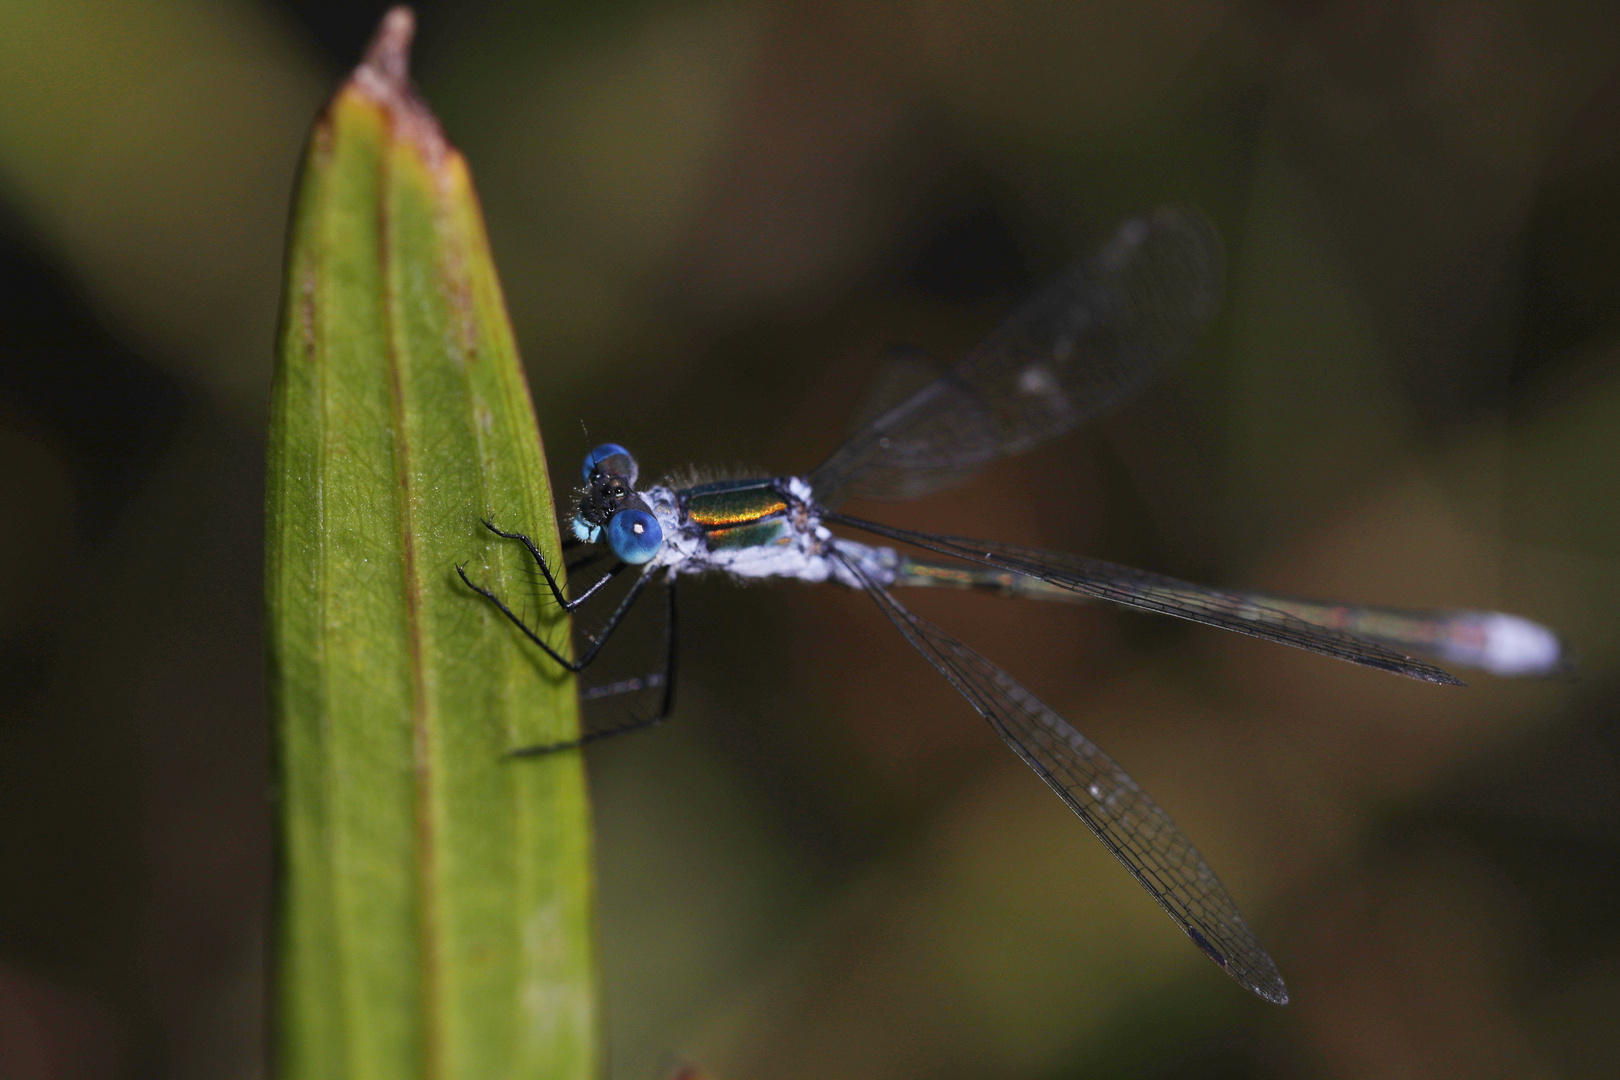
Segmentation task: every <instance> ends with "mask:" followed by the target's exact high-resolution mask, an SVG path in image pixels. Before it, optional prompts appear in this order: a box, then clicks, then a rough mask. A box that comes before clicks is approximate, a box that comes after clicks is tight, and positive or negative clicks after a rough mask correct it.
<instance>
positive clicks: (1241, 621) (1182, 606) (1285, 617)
mask: <svg viewBox="0 0 1620 1080" xmlns="http://www.w3.org/2000/svg"><path fill="white" fill-rule="evenodd" d="M823 520H824V521H829V522H835V523H839V524H843V525H851V526H854V527H855V528H858V529H864V530H865V531H867V532H871V533H875V534H877V535H878V536H886V537H888V538H890V539H892V540H899V541H902V542H904V543H908V544H915V545H917V546H918V547H921V548H926V549H927V550H929V551H937V552H940V553H941V554H944V555H952V556H955V557H956V558H958V559H966V560H967V561H969V562H975V563H979V564H981V565H984V566H993V567H995V568H997V569H998V570H1008V571H1011V572H1012V573H1015V574H1023V575H1025V576H1026V577H1032V578H1038V579H1040V580H1041V581H1044V582H1046V583H1048V584H1050V585H1055V586H1057V587H1058V588H1061V589H1069V590H1072V591H1074V592H1077V593H1081V594H1083V595H1086V596H1092V597H1096V598H1097V599H1099V600H1112V601H1113V602H1114V603H1116V604H1125V605H1126V606H1128V607H1133V608H1139V609H1141V610H1143V611H1152V612H1157V613H1158V614H1160V615H1174V616H1176V617H1177V618H1181V619H1190V620H1191V621H1193V622H1196V623H1203V624H1204V625H1205V626H1218V627H1220V628H1221V629H1223V630H1233V631H1236V632H1237V633H1239V634H1248V635H1250V636H1251V637H1257V638H1262V639H1264V640H1266V641H1275V642H1278V643H1280V644H1283V645H1292V646H1294V647H1295V648H1299V649H1306V650H1308V651H1310V652H1314V653H1320V654H1322V655H1323V656H1331V657H1333V658H1334V659H1336V660H1348V661H1349V662H1350V663H1352V664H1361V665H1363V666H1365V667H1370V668H1377V669H1378V670H1380V671H1389V672H1393V673H1395V674H1397V675H1406V676H1409V677H1410V678H1413V679H1421V680H1423V681H1424V682H1432V683H1442V684H1445V685H1449V686H1461V685H1462V680H1461V679H1459V678H1457V677H1456V676H1455V675H1452V674H1451V673H1449V672H1447V671H1444V670H1442V669H1440V668H1437V667H1435V666H1434V665H1433V664H1429V663H1426V662H1424V661H1422V660H1417V659H1414V658H1413V657H1410V656H1403V655H1401V654H1400V653H1398V652H1395V651H1394V650H1393V649H1388V648H1385V647H1384V646H1383V645H1380V644H1378V643H1377V642H1374V641H1369V640H1367V639H1366V638H1362V637H1358V636H1356V635H1354V634H1351V633H1348V632H1346V631H1344V630H1340V629H1338V628H1336V627H1332V626H1324V625H1320V624H1318V623H1313V622H1308V621H1306V620H1305V619H1303V618H1301V617H1299V616H1298V615H1295V614H1291V613H1290V612H1287V611H1282V610H1279V609H1277V608H1272V607H1266V606H1263V603H1262V601H1263V600H1265V599H1266V598H1265V597H1261V596H1258V595H1257V594H1252V593H1240V592H1228V591H1226V590H1223V589H1210V588H1205V587H1204V586H1202V585H1194V584H1192V583H1191V582H1187V581H1180V580H1178V579H1176V578H1172V577H1166V576H1164V575H1163V574H1153V573H1149V572H1148V571H1146V570H1135V569H1132V568H1131V567H1129V566H1120V565H1119V564H1117V563H1110V562H1103V561H1102V560H1101V559H1087V558H1084V557H1083V556H1079V555H1065V554H1061V553H1058V552H1051V551H1038V550H1036V549H1034V548H1025V547H1018V546H1016V545H1013V544H1001V543H997V542H995V541H993V540H969V539H965V538H963V537H960V536H935V535H933V534H931V533H919V532H912V531H910V530H909V529H896V528H892V527H890V526H888V525H880V524H877V523H876V522H872V521H863V520H861V519H860V518H852V517H848V516H846V515H844V514H833V513H829V514H826V515H825V516H824V517H823ZM1319 606H1320V605H1319Z"/></svg>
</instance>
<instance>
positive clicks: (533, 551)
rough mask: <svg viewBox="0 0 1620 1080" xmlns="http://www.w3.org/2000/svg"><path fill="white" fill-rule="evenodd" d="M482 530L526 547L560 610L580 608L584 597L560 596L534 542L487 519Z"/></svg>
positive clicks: (553, 578) (554, 580)
mask: <svg viewBox="0 0 1620 1080" xmlns="http://www.w3.org/2000/svg"><path fill="white" fill-rule="evenodd" d="M484 528H486V529H489V531H491V533H494V534H496V536H499V538H502V539H515V541H517V542H520V544H523V547H527V549H528V554H530V555H533V559H535V565H536V567H539V572H541V575H544V578H546V585H549V586H551V594H552V596H554V597H556V599H557V604H559V606H561V607H562V610H567V612H572V610H573V609H575V607H578V606H580V602H583V601H585V597H583V596H582V597H580V599H577V601H572V602H570V601H569V597H567V596H564V594H562V585H559V583H557V578H556V575H552V573H551V567H549V565H548V563H546V557H544V555H541V554H539V547H538V546H536V544H535V541H531V539H530V538H528V536H525V534H523V533H507V531H505V529H502V528H497V526H496V523H494V521H491V520H489V518H484ZM463 576H465V575H463ZM468 585H471V583H470V581H468ZM601 585H603V583H601V581H598V583H596V588H601ZM596 588H593V589H591V593H595V591H596ZM588 594H590V593H586V596H588Z"/></svg>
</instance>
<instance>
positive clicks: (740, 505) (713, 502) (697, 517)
mask: <svg viewBox="0 0 1620 1080" xmlns="http://www.w3.org/2000/svg"><path fill="white" fill-rule="evenodd" d="M677 497H678V498H679V500H680V504H681V508H682V509H683V510H684V511H685V512H686V519H687V520H688V521H689V522H691V523H692V524H693V525H696V526H698V527H699V528H701V529H702V530H703V532H704V534H705V537H706V538H707V540H708V544H709V549H710V550H711V551H712V550H715V549H719V548H747V547H762V546H765V545H769V544H787V543H791V542H792V538H793V537H792V529H791V528H790V527H789V523H788V503H787V500H786V499H785V498H783V496H782V493H781V492H780V491H778V490H777V488H776V482H775V481H774V480H722V481H720V482H719V483H715V484H700V485H698V486H697V487H692V488H686V489H684V490H682V491H680V492H678V493H677Z"/></svg>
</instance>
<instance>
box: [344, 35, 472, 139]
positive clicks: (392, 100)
mask: <svg viewBox="0 0 1620 1080" xmlns="http://www.w3.org/2000/svg"><path fill="white" fill-rule="evenodd" d="M415 36H416V16H415V15H414V14H412V12H411V9H410V8H408V7H405V6H403V5H401V6H400V7H396V8H393V9H392V10H390V11H389V12H388V14H387V15H384V16H383V20H382V22H381V23H380V24H379V25H378V26H377V33H376V34H375V35H373V36H372V39H371V44H370V45H368V46H366V57H365V59H364V60H362V61H360V66H359V67H357V68H355V69H354V78H353V80H352V83H353V85H354V86H355V87H356V88H358V89H359V90H361V91H362V92H363V93H365V95H366V96H367V97H369V98H371V99H372V100H373V101H375V102H377V104H379V105H381V106H382V107H383V108H385V109H387V110H388V113H389V116H390V118H391V119H392V120H393V125H394V134H395V135H396V136H398V137H401V138H405V139H409V140H410V141H412V142H414V143H416V145H417V147H418V148H419V149H420V150H421V151H422V156H423V157H425V158H426V159H427V160H428V161H429V162H430V163H431V164H434V165H438V164H439V163H440V162H442V161H443V160H444V155H445V153H446V151H447V150H448V149H449V148H448V147H447V146H446V145H445V141H444V132H443V131H441V130H440V129H439V121H438V119H437V118H435V117H434V115H433V112H432V110H430V109H429V108H428V107H427V105H426V104H425V103H424V102H423V101H422V99H421V98H419V97H417V96H416V91H414V90H413V89H411V39H412V38H414V37H415Z"/></svg>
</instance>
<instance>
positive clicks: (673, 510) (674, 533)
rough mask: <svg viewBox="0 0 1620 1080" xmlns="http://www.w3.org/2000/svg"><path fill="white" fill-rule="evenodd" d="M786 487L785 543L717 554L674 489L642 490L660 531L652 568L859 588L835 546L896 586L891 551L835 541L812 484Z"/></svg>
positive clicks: (796, 481) (794, 480) (790, 482)
mask: <svg viewBox="0 0 1620 1080" xmlns="http://www.w3.org/2000/svg"><path fill="white" fill-rule="evenodd" d="M785 487H786V488H787V492H788V496H789V505H788V517H787V522H786V527H787V528H788V530H789V542H788V543H785V544H767V545H761V546H758V547H745V548H721V549H719V550H717V551H710V550H709V545H708V541H707V539H706V538H705V536H704V532H703V529H702V528H701V527H700V526H697V525H694V524H693V523H692V522H691V521H689V520H687V519H686V517H685V515H684V514H682V512H681V508H680V503H679V501H678V500H677V499H676V497H675V492H674V490H673V489H671V488H667V487H652V488H646V489H644V490H643V491H642V492H641V493H640V494H641V497H642V498H643V499H645V500H646V501H647V505H648V506H649V507H651V508H652V512H653V516H654V517H656V518H657V519H658V524H659V526H660V527H661V528H662V529H663V530H664V546H663V548H662V549H661V550H660V551H659V553H658V555H657V556H656V557H655V558H654V560H653V563H652V565H653V566H664V567H668V568H670V569H671V570H673V571H674V572H675V573H677V574H701V573H706V572H709V571H717V572H719V573H724V574H730V575H732V576H733V577H738V578H796V579H798V580H799V581H807V582H811V583H819V582H823V581H836V582H837V583H838V584H840V585H845V586H847V587H849V588H852V589H855V588H860V587H861V583H860V582H859V581H858V580H857V579H856V578H855V576H854V575H853V574H851V573H850V572H849V570H848V569H847V568H846V567H845V566H844V565H843V563H841V562H840V561H839V560H838V559H836V558H834V557H833V556H832V555H831V553H830V552H831V549H832V547H833V545H837V549H838V552H839V554H841V555H842V556H843V557H844V558H846V559H848V560H850V561H851V562H853V563H855V564H856V565H858V566H860V568H861V569H862V570H863V571H864V572H865V573H866V574H867V576H869V577H870V578H872V580H874V581H876V582H878V583H879V584H880V585H888V584H891V583H892V582H893V581H894V578H895V572H896V570H897V569H898V567H899V564H900V559H899V556H898V555H896V554H895V552H894V550H893V549H892V548H884V547H872V546H870V545H867V544H860V543H856V542H855V541H853V540H844V539H839V538H836V537H834V536H833V534H832V531H831V530H829V529H828V528H827V527H826V526H825V525H823V524H822V523H821V517H820V515H819V514H817V513H816V512H815V511H814V509H813V506H814V504H813V503H812V502H811V501H810V485H809V484H807V483H806V482H805V481H803V480H802V479H800V478H799V477H796V476H794V477H788V478H787V482H786V484H785Z"/></svg>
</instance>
